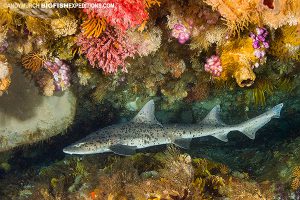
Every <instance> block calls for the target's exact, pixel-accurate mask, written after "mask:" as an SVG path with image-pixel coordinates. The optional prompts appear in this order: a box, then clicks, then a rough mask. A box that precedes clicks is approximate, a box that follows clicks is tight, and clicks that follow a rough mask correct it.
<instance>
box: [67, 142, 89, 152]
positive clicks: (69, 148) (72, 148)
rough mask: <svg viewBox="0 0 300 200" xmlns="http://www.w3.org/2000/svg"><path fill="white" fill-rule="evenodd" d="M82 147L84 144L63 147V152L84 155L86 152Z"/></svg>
mask: <svg viewBox="0 0 300 200" xmlns="http://www.w3.org/2000/svg"><path fill="white" fill-rule="evenodd" d="M82 146H84V143H75V144H71V145H69V146H67V147H65V148H64V149H63V152H64V153H67V154H86V153H87V152H86V150H85V149H84V148H82Z"/></svg>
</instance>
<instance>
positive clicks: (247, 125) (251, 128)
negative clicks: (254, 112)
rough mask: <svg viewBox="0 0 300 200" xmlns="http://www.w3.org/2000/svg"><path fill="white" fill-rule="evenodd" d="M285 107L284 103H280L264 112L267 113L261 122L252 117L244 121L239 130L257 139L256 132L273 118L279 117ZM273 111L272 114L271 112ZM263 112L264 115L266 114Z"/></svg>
mask: <svg viewBox="0 0 300 200" xmlns="http://www.w3.org/2000/svg"><path fill="white" fill-rule="evenodd" d="M282 107H283V103H281V104H278V105H277V106H274V107H273V108H272V109H271V110H269V111H267V112H266V113H264V114H267V115H266V117H265V119H264V120H261V122H260V123H255V122H256V121H255V120H254V121H253V120H252V119H250V120H248V121H246V122H244V123H242V124H241V125H240V126H239V128H237V130H238V131H240V132H242V133H243V134H244V135H246V136H247V137H248V138H250V139H252V140H254V139H255V133H256V132H257V131H258V130H259V129H260V128H261V127H263V126H264V125H265V124H267V123H268V122H269V121H270V120H271V119H272V118H279V117H280V112H281V109H282ZM269 113H271V115H270V114H269ZM264 114H263V115H264Z"/></svg>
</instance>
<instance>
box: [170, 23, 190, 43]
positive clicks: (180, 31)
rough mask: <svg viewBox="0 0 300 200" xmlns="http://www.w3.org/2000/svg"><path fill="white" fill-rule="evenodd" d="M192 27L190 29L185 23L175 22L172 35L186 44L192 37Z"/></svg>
mask: <svg viewBox="0 0 300 200" xmlns="http://www.w3.org/2000/svg"><path fill="white" fill-rule="evenodd" d="M190 29H191V27H190V28H189V29H188V28H186V27H185V26H184V25H183V24H175V25H174V28H173V30H172V36H173V37H175V38H176V39H178V42H179V43H180V44H184V43H185V42H186V41H188V40H189V39H190V37H191V31H190Z"/></svg>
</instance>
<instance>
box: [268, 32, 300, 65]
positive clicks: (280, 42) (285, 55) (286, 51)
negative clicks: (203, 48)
mask: <svg viewBox="0 0 300 200" xmlns="http://www.w3.org/2000/svg"><path fill="white" fill-rule="evenodd" d="M276 36H277V37H276V39H275V40H274V41H273V42H272V44H271V46H270V53H271V54H272V55H273V56H276V57H278V58H280V59H282V60H285V59H289V58H292V59H296V60H300V34H299V32H298V30H297V26H284V27H282V29H281V30H279V31H278V32H277V35H276Z"/></svg>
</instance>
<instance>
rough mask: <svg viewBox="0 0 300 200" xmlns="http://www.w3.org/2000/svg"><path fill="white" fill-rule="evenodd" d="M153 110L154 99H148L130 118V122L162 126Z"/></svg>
mask: <svg viewBox="0 0 300 200" xmlns="http://www.w3.org/2000/svg"><path fill="white" fill-rule="evenodd" d="M154 112H155V105H154V101H153V100H150V101H148V103H146V104H145V105H144V107H143V108H142V109H141V110H140V112H139V113H138V114H137V115H136V116H135V117H134V118H133V119H132V120H131V122H133V123H147V124H158V125H160V126H162V125H161V123H159V122H158V121H157V119H156V118H155V115H154Z"/></svg>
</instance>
